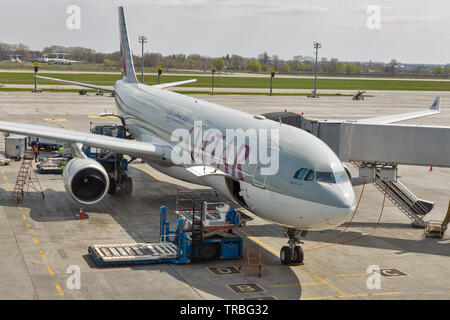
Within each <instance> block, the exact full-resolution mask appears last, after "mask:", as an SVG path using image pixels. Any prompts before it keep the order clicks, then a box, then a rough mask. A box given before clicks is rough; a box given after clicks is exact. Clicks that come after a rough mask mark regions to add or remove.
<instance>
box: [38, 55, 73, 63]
mask: <svg viewBox="0 0 450 320" xmlns="http://www.w3.org/2000/svg"><path fill="white" fill-rule="evenodd" d="M52 55H55V58H50V57H49V55H48V54H43V55H42V57H41V58H38V61H39V62H41V63H48V64H65V65H70V64H72V63H78V62H80V61H76V60H71V59H68V58H66V55H67V54H66V53H52ZM60 56H62V58H60Z"/></svg>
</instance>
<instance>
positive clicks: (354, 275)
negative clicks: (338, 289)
mask: <svg viewBox="0 0 450 320" xmlns="http://www.w3.org/2000/svg"><path fill="white" fill-rule="evenodd" d="M368 275H369V274H367V273H348V274H329V275H324V276H322V278H337V277H357V276H368Z"/></svg>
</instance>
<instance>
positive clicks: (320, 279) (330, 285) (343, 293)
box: [296, 266, 346, 296]
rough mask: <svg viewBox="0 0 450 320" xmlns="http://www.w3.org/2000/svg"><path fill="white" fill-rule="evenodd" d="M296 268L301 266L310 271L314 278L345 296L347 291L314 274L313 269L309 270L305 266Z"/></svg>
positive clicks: (307, 271)
mask: <svg viewBox="0 0 450 320" xmlns="http://www.w3.org/2000/svg"><path fill="white" fill-rule="evenodd" d="M296 268H300V269H302V270H303V271H305V272H306V273H308V274H309V275H311V276H312V277H313V278H315V279H316V280H318V281H320V282H322V283H323V284H326V285H327V286H328V287H330V288H331V289H333V290H334V291H336V292H338V293H339V294H340V295H342V296H345V295H346V293H345V292H344V291H342V290H339V289H338V288H336V287H335V286H333V285H332V284H330V283H329V282H327V281H325V280H324V279H322V278H321V277H319V276H318V275H316V274H314V273H313V272H312V271H309V270H308V269H306V268H305V267H304V266H298V267H296Z"/></svg>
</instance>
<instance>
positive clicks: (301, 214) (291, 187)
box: [0, 7, 427, 265]
mask: <svg viewBox="0 0 450 320" xmlns="http://www.w3.org/2000/svg"><path fill="white" fill-rule="evenodd" d="M118 11H119V29H120V52H121V60H122V67H123V78H122V79H120V80H118V81H117V82H116V83H115V85H114V87H107V86H98V85H94V84H88V83H82V82H75V81H68V80H62V79H55V78H48V77H42V76H39V77H40V78H42V79H50V80H55V81H59V82H63V83H68V84H72V85H79V86H82V87H87V88H93V89H97V90H102V91H105V92H112V93H113V94H114V98H115V103H116V107H117V110H118V114H117V117H119V118H120V120H121V121H122V123H123V124H124V126H125V128H126V130H127V131H128V132H129V133H130V135H132V136H133V137H134V139H135V140H131V139H121V138H114V137H110V136H103V135H98V134H93V133H87V132H80V131H75V130H68V129H62V128H54V127H47V126H40V125H32V124H22V123H16V122H7V121H0V131H4V132H10V133H16V134H22V135H27V136H36V137H40V138H46V139H53V140H58V141H64V142H67V143H71V144H72V148H73V153H74V157H73V159H72V160H70V161H69V162H68V163H67V165H66V166H65V168H64V172H63V180H64V184H65V188H66V190H67V192H68V193H69V194H70V195H71V196H72V197H73V198H74V200H76V201H77V202H79V203H81V204H84V205H89V204H94V203H97V202H99V201H101V200H102V199H103V198H104V197H105V195H106V193H107V192H108V189H109V184H110V181H109V178H108V174H107V172H106V171H105V169H104V168H103V167H102V165H101V164H99V163H98V162H96V161H95V160H93V159H90V158H88V157H87V156H86V155H85V154H84V152H83V146H91V147H96V148H101V149H103V150H108V151H110V152H116V153H120V154H126V155H129V156H131V157H137V158H140V159H142V160H144V161H145V162H146V163H148V164H149V165H150V166H152V167H153V168H155V169H156V170H158V171H160V172H162V173H164V174H166V175H168V176H171V177H174V178H176V179H180V180H183V181H187V182H190V183H194V184H198V185H203V186H207V187H211V188H213V189H215V190H216V191H218V192H220V193H221V194H223V195H224V196H226V197H227V198H228V199H229V200H230V201H233V202H234V203H236V204H238V205H241V206H243V207H244V208H246V209H248V210H249V211H250V212H252V213H253V214H255V215H256V216H258V217H261V218H263V219H265V220H267V221H269V222H271V223H274V224H277V225H280V226H283V227H284V228H285V235H286V236H287V237H288V245H287V246H283V247H282V248H281V251H280V260H281V263H283V264H286V265H287V264H291V263H301V262H303V259H304V254H303V250H302V248H301V246H300V244H301V241H300V238H301V237H302V236H304V235H305V234H306V233H307V232H308V231H311V230H325V229H330V228H333V227H336V226H339V225H341V224H342V223H344V222H345V221H347V220H348V218H349V217H350V215H351V214H352V213H353V212H354V210H355V208H356V200H355V193H354V190H353V186H352V181H351V180H352V179H351V175H350V171H349V169H348V168H347V167H346V166H345V165H344V164H343V163H342V162H341V161H340V159H339V158H338V156H337V155H336V154H335V153H334V152H333V151H332V150H331V149H330V148H329V147H328V145H326V144H325V143H324V142H323V141H322V140H320V139H318V138H317V137H315V136H313V135H311V134H310V133H308V132H306V131H304V130H301V129H298V128H295V127H292V126H288V125H285V124H281V123H278V122H275V121H272V120H269V119H266V118H265V117H264V116H261V115H251V114H248V113H245V112H241V111H237V110H233V109H229V108H226V107H223V106H220V105H217V104H214V103H210V102H206V101H202V100H200V99H196V98H193V97H190V96H186V95H182V94H178V93H175V92H172V91H169V90H164V89H165V88H168V87H172V86H178V85H182V84H185V83H190V82H193V81H195V79H193V80H186V81H178V82H172V83H165V84H158V85H151V86H150V85H145V84H141V83H139V82H138V80H137V78H136V74H135V71H134V65H133V59H132V53H131V49H130V43H129V37H128V31H127V25H126V21H125V15H124V9H123V7H119V8H118ZM424 115H427V113H426V112H422V113H421V112H419V113H413V114H407V115H405V116H402V117H397V118H395V117H394V118H390V117H387V118H385V119H384V120H383V119H379V118H377V119H376V120H375V121H377V123H390V122H395V121H399V120H398V119H401V120H406V119H410V118H415V117H418V116H424ZM199 122H201V126H204V127H205V128H207V129H208V130H206V131H205V132H204V133H205V135H203V137H204V139H201V134H200V133H199V132H202V131H201V130H200V129H201V128H202V127H201V126H200V125H198V124H199ZM366 122H367V123H370V119H367V120H366ZM177 130H178V131H180V132H187V133H188V134H189V135H192V134H193V140H195V142H198V141H199V140H198V139H197V138H198V136H200V138H199V139H200V141H201V143H200V146H198V144H197V145H194V147H193V149H189V148H188V146H190V145H192V143H191V142H190V141H189V140H190V138H191V137H192V136H189V137H186V136H182V137H181V136H177V135H175V139H173V138H174V132H177ZM228 130H235V132H237V131H239V130H241V131H244V132H247V133H249V135H250V133H251V132H253V131H252V130H254V132H257V133H258V134H261V136H263V134H262V133H264V132H265V133H266V136H265V138H264V137H259V138H258V139H259V140H258V142H261V141H263V142H264V141H266V142H267V141H269V142H268V144H267V148H266V149H265V151H267V153H266V154H265V156H266V157H268V156H269V153H270V157H269V159H271V160H273V161H272V162H268V161H266V160H267V159H263V157H261V148H260V150H258V152H259V153H258V155H259V158H258V159H257V161H255V159H253V161H252V162H250V157H249V155H250V154H251V153H252V152H254V148H253V145H250V142H248V143H247V141H250V137H247V136H246V137H244V139H243V140H242V141H244V142H242V141H241V142H242V144H239V143H234V140H233V141H232V142H233V143H231V141H226V144H225V153H226V156H228V155H229V154H232V155H233V153H234V155H233V156H232V157H231V158H230V159H228V158H227V157H225V161H221V160H223V155H221V156H220V155H219V156H218V157H217V158H216V153H215V152H216V151H217V150H219V151H220V147H221V146H220V147H219V148H218V149H215V148H213V147H211V144H212V143H209V144H208V143H207V142H208V141H209V142H211V141H216V140H217V141H220V140H221V139H222V142H223V141H224V140H223V139H226V138H228V136H227V132H228ZM207 132H209V133H210V134H211V135H210V136H209V137H207V138H205V136H206V135H207ZM269 136H270V138H268V137H269ZM212 137H214V139H210V138H212ZM277 137H278V138H277ZM238 138H239V137H237V139H238ZM233 139H234V138H233ZM180 145H184V146H185V147H186V148H184V147H180ZM250 147H251V148H252V150H250ZM208 148H210V149H208ZM207 150H209V151H210V150H213V151H211V152H209V153H208V152H206V155H207V156H204V155H201V156H199V155H200V154H201V151H207ZM269 151H270V152H269ZM208 155H209V156H211V157H208ZM271 156H273V157H271ZM238 157H240V160H242V159H245V161H244V162H242V161H239V163H238V161H237V158H238ZM217 159H218V160H219V161H216V160H217ZM263 160H264V161H263ZM277 161H278V163H277ZM273 168H275V169H274V170H273V172H271V171H270V170H271V169H273ZM128 184H129V185H130V184H131V185H132V181H128Z"/></svg>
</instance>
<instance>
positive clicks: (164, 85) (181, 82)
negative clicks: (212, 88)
mask: <svg viewBox="0 0 450 320" xmlns="http://www.w3.org/2000/svg"><path fill="white" fill-rule="evenodd" d="M195 81H197V79H191V80H183V81H176V82H168V83H162V84H156V85H154V86H152V87H155V88H161V89H164V88H169V87H176V86H181V85H182V84H186V83H192V82H195Z"/></svg>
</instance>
